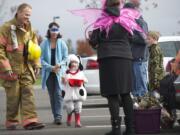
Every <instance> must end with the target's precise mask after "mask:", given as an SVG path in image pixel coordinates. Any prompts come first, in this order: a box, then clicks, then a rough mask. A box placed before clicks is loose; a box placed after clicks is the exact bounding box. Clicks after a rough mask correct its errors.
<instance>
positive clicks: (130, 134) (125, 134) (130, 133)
mask: <svg viewBox="0 0 180 135" xmlns="http://www.w3.org/2000/svg"><path fill="white" fill-rule="evenodd" d="M123 135H135V132H134V130H125V131H124V132H123Z"/></svg>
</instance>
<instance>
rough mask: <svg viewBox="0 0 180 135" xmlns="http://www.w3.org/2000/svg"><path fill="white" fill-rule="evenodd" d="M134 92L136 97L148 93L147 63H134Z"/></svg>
mask: <svg viewBox="0 0 180 135" xmlns="http://www.w3.org/2000/svg"><path fill="white" fill-rule="evenodd" d="M133 77H134V78H133V91H132V94H133V95H134V96H136V97H141V96H143V95H145V94H146V93H147V83H148V79H147V62H142V61H133Z"/></svg>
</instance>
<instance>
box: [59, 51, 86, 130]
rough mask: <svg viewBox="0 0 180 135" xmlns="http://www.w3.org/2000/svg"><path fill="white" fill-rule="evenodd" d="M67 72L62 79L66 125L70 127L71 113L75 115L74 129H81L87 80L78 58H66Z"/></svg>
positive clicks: (72, 55)
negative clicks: (81, 115)
mask: <svg viewBox="0 0 180 135" xmlns="http://www.w3.org/2000/svg"><path fill="white" fill-rule="evenodd" d="M67 66H68V68H67V71H66V73H65V75H64V77H63V83H64V90H63V91H62V95H63V97H64V104H65V108H66V111H67V125H68V126H71V120H72V113H74V115H75V127H81V121H80V114H81V111H82V102H83V101H85V100H86V97H87V92H86V89H85V88H84V83H85V82H87V78H86V77H85V75H84V73H83V71H82V70H83V66H82V64H81V60H80V57H79V56H76V55H74V54H71V55H69V56H68V61H67Z"/></svg>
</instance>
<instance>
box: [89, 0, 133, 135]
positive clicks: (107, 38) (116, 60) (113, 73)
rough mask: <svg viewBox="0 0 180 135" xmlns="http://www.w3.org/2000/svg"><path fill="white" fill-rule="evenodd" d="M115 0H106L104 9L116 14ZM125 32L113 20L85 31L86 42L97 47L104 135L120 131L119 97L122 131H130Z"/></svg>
mask: <svg viewBox="0 0 180 135" xmlns="http://www.w3.org/2000/svg"><path fill="white" fill-rule="evenodd" d="M119 4H120V2H119V0H106V4H105V9H104V11H105V12H106V13H107V14H108V15H109V16H113V17H119V16H120V11H119V7H120V6H119ZM129 36H130V34H129V32H128V31H127V30H126V29H125V28H124V27H123V26H122V25H121V24H119V23H113V24H112V25H111V27H110V29H109V31H108V33H107V31H106V30H100V29H96V30H93V32H92V33H91V34H89V37H90V39H89V43H90V45H91V46H92V47H93V48H96V49H97V56H98V63H99V75H100V90H101V95H102V96H104V97H106V98H107V100H108V106H109V111H110V115H111V124H112V131H111V132H109V133H107V134H106V135H120V134H121V131H120V124H121V117H119V106H120V104H119V100H120V98H121V101H122V106H123V109H124V114H125V119H124V120H125V125H126V130H125V132H124V133H123V135H132V134H133V102H132V99H131V96H130V91H131V89H132V53H131V47H130V44H129Z"/></svg>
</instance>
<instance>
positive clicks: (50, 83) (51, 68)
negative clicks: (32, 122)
mask: <svg viewBox="0 0 180 135" xmlns="http://www.w3.org/2000/svg"><path fill="white" fill-rule="evenodd" d="M41 50H42V56H41V63H42V89H46V86H47V88H48V92H49V98H50V103H51V109H52V113H53V116H54V123H55V124H57V125H61V123H62V109H63V99H62V94H61V92H62V85H61V77H62V75H63V74H64V72H65V69H66V59H67V56H68V49H67V46H66V43H65V42H64V41H63V40H62V39H61V35H60V33H59V25H58V24H57V23H56V22H52V23H50V24H49V28H48V31H47V39H45V40H44V41H43V42H42V43H41Z"/></svg>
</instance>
